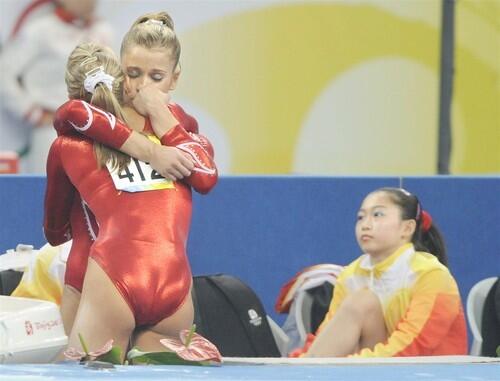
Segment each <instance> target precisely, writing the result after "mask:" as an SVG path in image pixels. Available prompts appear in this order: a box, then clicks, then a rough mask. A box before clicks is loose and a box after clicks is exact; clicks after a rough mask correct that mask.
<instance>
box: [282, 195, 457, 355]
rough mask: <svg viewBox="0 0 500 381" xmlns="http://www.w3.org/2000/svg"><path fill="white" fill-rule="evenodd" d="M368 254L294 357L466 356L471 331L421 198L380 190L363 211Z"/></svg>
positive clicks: (361, 228) (346, 276)
mask: <svg viewBox="0 0 500 381" xmlns="http://www.w3.org/2000/svg"><path fill="white" fill-rule="evenodd" d="M355 230H356V238H357V241H358V244H359V246H360V247H361V249H362V250H363V252H364V253H365V254H363V255H362V256H361V257H359V258H358V259H356V260H355V261H354V262H352V263H351V264H350V265H348V266H347V267H346V268H345V269H344V270H343V271H342V273H341V274H340V276H339V277H338V279H337V284H336V286H335V289H334V295H333V298H332V302H331V304H330V309H329V311H328V313H327V315H326V317H325V319H324V321H323V323H322V324H321V325H320V327H319V328H318V330H317V332H316V336H315V337H314V336H311V337H310V338H309V340H308V342H307V343H306V345H305V347H304V348H302V349H299V350H297V351H295V352H294V353H293V354H292V357H296V356H303V357H337V356H349V355H352V356H360V357H392V356H438V355H465V354H467V331H466V324H465V318H464V313H463V308H462V302H461V299H460V294H459V291H458V287H457V284H456V282H455V279H454V278H453V276H452V275H451V274H450V272H449V270H448V268H447V257H446V252H445V247H444V242H443V239H442V237H441V234H440V232H439V230H438V228H437V227H436V225H435V224H434V223H433V222H432V218H431V217H430V215H429V214H428V213H427V212H426V211H424V210H423V209H422V206H421V204H420V202H419V201H418V199H417V197H416V196H415V195H413V194H411V193H409V192H407V191H406V190H404V189H399V188H381V189H378V190H376V191H374V192H372V193H370V194H368V195H367V196H366V198H365V199H364V201H363V203H362V205H361V208H360V209H359V211H358V216H357V222H356V229H355Z"/></svg>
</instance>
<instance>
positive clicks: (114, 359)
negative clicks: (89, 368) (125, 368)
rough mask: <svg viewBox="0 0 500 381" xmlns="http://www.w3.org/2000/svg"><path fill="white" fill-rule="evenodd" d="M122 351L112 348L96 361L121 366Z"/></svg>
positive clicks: (118, 348)
mask: <svg viewBox="0 0 500 381" xmlns="http://www.w3.org/2000/svg"><path fill="white" fill-rule="evenodd" d="M121 358H122V350H121V348H120V347H115V346H113V348H111V350H110V351H109V352H106V353H104V354H102V355H100V356H97V357H96V361H102V362H109V363H110V364H115V365H121V363H122V361H121Z"/></svg>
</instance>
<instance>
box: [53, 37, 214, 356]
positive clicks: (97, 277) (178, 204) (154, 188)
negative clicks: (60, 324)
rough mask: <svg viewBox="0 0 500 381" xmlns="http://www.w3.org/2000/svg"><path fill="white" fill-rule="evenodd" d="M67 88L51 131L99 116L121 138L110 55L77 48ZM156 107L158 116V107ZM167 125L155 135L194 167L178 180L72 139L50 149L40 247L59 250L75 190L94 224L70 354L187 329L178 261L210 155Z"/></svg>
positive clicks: (185, 273) (207, 178) (208, 177)
mask: <svg viewBox="0 0 500 381" xmlns="http://www.w3.org/2000/svg"><path fill="white" fill-rule="evenodd" d="M168 51H169V50H167V52H168ZM169 57H170V56H169ZM170 60H171V62H169V64H168V68H165V69H168V72H169V78H170V80H169V82H171V81H172V74H173V73H174V70H175V67H176V65H177V61H176V60H175V59H173V58H172V57H170ZM66 80H67V84H68V93H69V96H70V98H71V99H72V100H70V101H69V102H67V103H66V104H65V105H63V106H62V107H61V108H59V110H58V111H57V113H56V119H55V126H56V127H57V126H59V125H60V126H59V127H60V129H62V130H64V128H65V127H64V126H66V127H67V126H72V127H70V128H73V127H74V128H76V129H81V130H88V129H90V125H89V124H91V122H92V121H93V120H95V119H94V115H95V116H98V115H100V116H101V119H100V120H99V119H98V118H96V119H98V122H103V121H104V124H101V129H100V130H102V129H105V130H106V131H107V130H109V131H111V133H118V135H119V136H121V137H123V135H120V134H122V133H123V131H124V128H125V129H126V127H125V126H124V125H123V123H122V122H121V120H127V116H126V114H125V113H124V112H123V111H122V109H121V106H120V102H119V100H120V98H121V94H122V86H121V83H122V82H123V75H122V72H121V68H120V66H119V63H118V62H117V61H116V60H115V59H114V56H113V55H112V54H111V52H110V51H109V50H108V49H104V48H101V47H99V46H95V45H93V44H83V45H80V46H78V47H77V48H76V49H75V50H74V51H73V53H72V54H71V56H70V59H69V60H68V69H67V73H66ZM170 87H173V86H171V84H169V85H168V86H167V88H170ZM80 97H81V98H82V100H78V99H79V98H80ZM87 102H89V103H87ZM96 106H99V107H101V108H102V109H104V110H106V111H108V112H113V114H109V113H106V112H104V111H102V110H100V109H98V108H97V107H96ZM151 106H152V105H151V104H146V105H144V112H146V113H148V114H150V113H153V112H154V111H152V110H151V109H149V107H151ZM79 107H82V108H79ZM162 108H163V109H167V107H166V105H163V106H162ZM174 109H176V108H174ZM176 110H177V109H176ZM177 112H179V110H177ZM114 115H117V116H118V117H119V118H120V119H116V118H115V117H114ZM177 115H179V114H177ZM173 121H175V123H173V124H172V125H170V126H169V127H168V129H167V131H166V132H165V133H164V134H161V135H159V137H160V141H161V142H162V143H164V144H166V145H170V146H171V147H180V148H175V149H179V150H183V152H185V153H186V154H188V155H190V157H191V158H192V160H193V162H194V163H195V166H194V168H193V173H192V174H191V175H190V176H189V177H188V178H186V179H184V180H183V181H182V182H181V181H178V182H173V181H171V180H167V179H165V178H163V177H158V176H156V175H154V171H152V170H151V168H150V167H149V169H148V166H147V164H146V163H141V162H138V161H136V160H131V159H130V157H128V156H126V155H124V154H121V153H119V152H118V151H115V150H112V149H109V148H107V147H104V146H103V145H102V144H100V143H97V142H96V143H93V142H92V141H91V140H89V139H88V138H87V137H84V136H82V135H79V134H75V133H73V134H71V133H70V134H67V135H64V134H62V135H60V136H59V137H58V138H57V139H56V140H55V141H54V143H53V145H52V147H51V150H50V153H49V157H48V162H47V190H46V198H45V219H44V221H45V223H44V229H45V232H46V236H47V238H48V240H49V243H51V244H53V245H54V244H60V243H62V242H63V241H65V240H67V239H68V238H69V235H68V234H67V233H68V216H69V214H70V211H71V208H72V206H73V205H74V204H73V200H74V195H75V188H76V190H77V191H78V192H79V194H80V196H81V198H82V200H84V202H85V204H86V205H88V208H89V210H91V211H92V212H93V213H94V215H95V217H96V221H97V226H98V232H96V236H95V241H94V243H93V244H92V246H91V248H90V254H89V255H88V256H87V257H86V258H88V261H87V262H86V261H84V260H82V261H80V262H81V264H82V268H81V269H80V270H83V271H84V272H85V274H84V280H83V287H82V292H81V298H80V300H79V304H78V311H77V313H76V317H75V320H74V323H73V326H72V329H71V333H70V335H69V343H68V346H70V347H74V348H80V347H81V344H80V342H79V339H78V335H79V334H81V335H82V336H83V337H84V338H85V340H86V341H87V343H88V345H89V347H90V348H93V349H95V348H98V347H100V346H102V345H103V344H104V343H105V342H106V341H107V340H109V339H113V340H114V342H115V344H116V345H118V346H120V347H121V348H122V349H123V350H125V349H126V348H127V346H128V343H129V341H130V340H131V335H132V334H133V332H134V331H135V330H136V328H139V329H140V328H142V329H143V330H144V331H145V332H142V334H143V335H145V337H146V338H147V337H151V338H152V341H151V342H156V346H157V347H160V344H159V340H157V339H159V338H162V337H165V336H174V337H175V336H177V334H178V333H179V331H180V330H181V329H186V328H189V327H190V326H191V324H192V320H193V306H192V300H191V295H190V287H191V272H190V268H189V263H188V260H187V256H186V242H187V236H188V232H189V225H190V219H191V186H193V187H194V188H195V189H197V190H199V191H200V192H202V193H206V192H208V191H209V190H210V189H211V188H212V187H213V186H214V185H215V183H216V181H217V171H216V167H215V164H214V162H213V159H212V154H211V150H210V149H208V150H207V149H205V148H204V147H210V144H209V142H208V141H207V140H206V139H205V140H204V139H203V138H202V137H201V136H198V135H196V134H194V133H189V132H187V131H186V129H185V128H184V127H183V125H181V124H180V123H179V122H178V121H177V120H176V119H174V120H173ZM165 125H166V124H163V125H162V127H164V126H165ZM94 127H96V126H95V125H94ZM119 131H121V132H119ZM129 133H130V131H129ZM101 137H102V136H101ZM120 139H121V138H120ZM202 140H203V144H202V143H201V141H202ZM133 174H135V175H136V177H135V176H134V175H133ZM141 174H142V176H141ZM139 177H140V178H139ZM80 254H81V255H83V254H84V253H83V252H80ZM72 255H73V254H70V257H69V259H68V268H67V273H68V271H70V268H69V265H70V259H71V256H72ZM76 270H77V269H73V270H72V271H76ZM63 303H64V301H63ZM146 331H147V332H146ZM148 332H149V333H150V335H148ZM138 342H140V344H139V343H138ZM137 345H138V346H140V347H141V348H144V349H146V350H151V349H152V348H149V347H148V346H147V344H146V341H145V340H137Z"/></svg>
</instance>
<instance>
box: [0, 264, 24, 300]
mask: <svg viewBox="0 0 500 381" xmlns="http://www.w3.org/2000/svg"><path fill="white" fill-rule="evenodd" d="M22 277H23V272H22V271H16V270H4V271H0V295H10V294H12V292H13V291H14V290H15V289H16V287H17V285H18V284H19V282H21V278H22Z"/></svg>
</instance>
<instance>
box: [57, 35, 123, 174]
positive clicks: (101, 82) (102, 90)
mask: <svg viewBox="0 0 500 381" xmlns="http://www.w3.org/2000/svg"><path fill="white" fill-rule="evenodd" d="M95 73H99V75H100V76H101V79H99V78H97V79H96V78H95V77H93V75H94V76H95ZM123 79H124V76H123V73H122V70H121V66H120V63H119V62H118V60H117V59H116V57H115V55H114V53H113V52H112V51H111V50H110V49H108V48H105V47H102V46H99V45H97V44H95V43H83V44H80V45H78V46H77V47H76V48H75V49H74V50H73V51H72V52H71V54H70V56H69V58H68V63H67V66H66V75H65V80H66V86H67V88H68V96H69V98H70V99H82V100H84V101H86V102H88V103H90V104H92V105H95V106H97V107H99V108H101V109H103V110H105V111H108V112H110V113H112V114H114V115H115V116H116V117H117V118H119V119H121V120H123V121H125V115H124V112H123V109H122V107H121V105H120V103H121V102H122V100H123V98H122V89H123ZM94 151H95V154H96V159H97V164H98V167H99V168H102V167H104V166H105V165H106V164H107V163H108V162H109V163H110V164H111V167H112V168H118V169H119V170H122V169H123V168H124V167H125V166H126V165H127V164H128V163H129V162H130V157H129V156H127V155H125V154H124V153H122V152H119V151H116V150H114V149H111V148H109V147H106V146H104V145H102V144H100V143H97V142H94Z"/></svg>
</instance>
